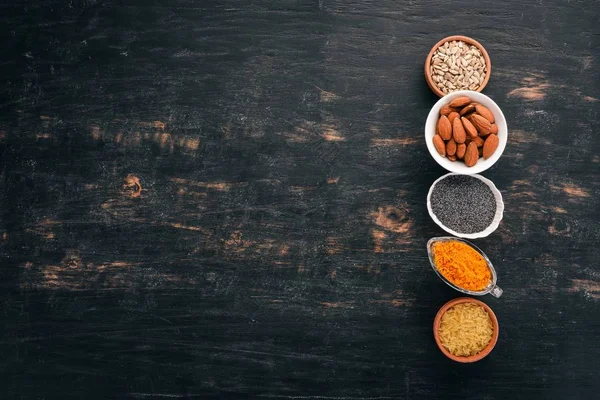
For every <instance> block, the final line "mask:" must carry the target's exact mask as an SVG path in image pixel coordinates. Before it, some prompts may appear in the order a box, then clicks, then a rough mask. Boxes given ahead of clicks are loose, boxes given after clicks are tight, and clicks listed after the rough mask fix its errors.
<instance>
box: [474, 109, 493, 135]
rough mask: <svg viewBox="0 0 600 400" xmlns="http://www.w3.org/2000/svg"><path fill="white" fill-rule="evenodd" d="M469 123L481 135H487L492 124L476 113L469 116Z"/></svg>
mask: <svg viewBox="0 0 600 400" xmlns="http://www.w3.org/2000/svg"><path fill="white" fill-rule="evenodd" d="M471 123H472V124H473V126H474V127H475V128H476V129H477V131H478V132H479V133H481V134H482V135H489V134H490V129H491V128H492V124H491V123H490V121H488V120H487V119H485V118H483V117H482V116H481V115H479V114H477V113H473V114H472V115H471Z"/></svg>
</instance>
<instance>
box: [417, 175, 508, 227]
mask: <svg viewBox="0 0 600 400" xmlns="http://www.w3.org/2000/svg"><path fill="white" fill-rule="evenodd" d="M427 210H428V211H429V215H430V216H431V219H433V222H435V223H436V224H437V225H438V226H439V227H440V228H442V229H443V230H445V231H446V232H448V233H449V234H451V235H453V236H456V237H460V238H465V239H478V238H483V237H486V236H489V235H490V234H491V233H492V232H494V231H495V230H496V229H497V228H498V225H499V224H500V221H502V217H503V215H504V202H503V201H502V194H501V193H500V191H499V190H498V189H497V188H496V186H495V185H494V182H492V181H490V180H489V179H486V178H484V177H483V176H481V175H477V174H475V175H465V174H457V173H449V174H446V175H444V176H442V177H440V178H439V179H437V180H436V181H435V182H433V185H431V187H430V188H429V193H428V194H427Z"/></svg>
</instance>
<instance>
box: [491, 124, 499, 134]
mask: <svg viewBox="0 0 600 400" xmlns="http://www.w3.org/2000/svg"><path fill="white" fill-rule="evenodd" d="M490 133H493V134H494V135H497V134H498V125H496V124H492V126H491V127H490Z"/></svg>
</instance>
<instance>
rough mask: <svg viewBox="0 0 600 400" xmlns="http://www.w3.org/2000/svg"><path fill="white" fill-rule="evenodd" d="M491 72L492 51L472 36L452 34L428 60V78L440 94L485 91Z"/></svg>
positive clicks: (429, 82)
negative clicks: (490, 54)
mask: <svg viewBox="0 0 600 400" xmlns="http://www.w3.org/2000/svg"><path fill="white" fill-rule="evenodd" d="M491 72H492V62H491V61H490V56H489V55H488V52H487V51H486V50H485V48H484V47H483V46H482V45H481V43H479V42H478V41H476V40H475V39H472V38H470V37H468V36H461V35H456V36H448V37H447V38H444V39H442V40H440V41H439V42H437V43H436V44H435V45H434V46H433V47H432V48H431V51H430V52H429V54H428V55H427V58H426V59H425V80H426V81H427V85H429V87H430V88H431V90H433V92H434V93H435V94H437V95H438V96H440V97H442V96H445V95H447V94H449V93H452V92H455V91H457V90H473V91H475V92H481V91H482V90H483V88H484V87H485V86H486V85H487V83H488V81H489V80H490V75H491Z"/></svg>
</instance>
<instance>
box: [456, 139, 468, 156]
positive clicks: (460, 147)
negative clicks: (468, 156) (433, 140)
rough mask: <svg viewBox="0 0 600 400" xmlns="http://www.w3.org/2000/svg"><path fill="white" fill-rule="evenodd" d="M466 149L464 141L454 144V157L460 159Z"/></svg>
mask: <svg viewBox="0 0 600 400" xmlns="http://www.w3.org/2000/svg"><path fill="white" fill-rule="evenodd" d="M466 151H467V145H466V144H464V143H461V144H459V145H457V146H456V157H458V158H460V159H461V160H462V159H463V157H464V156H465V152H466Z"/></svg>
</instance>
